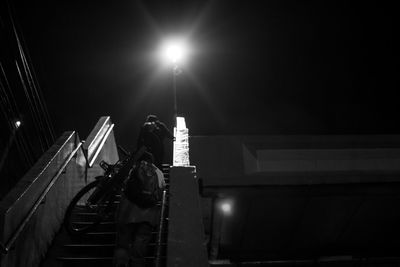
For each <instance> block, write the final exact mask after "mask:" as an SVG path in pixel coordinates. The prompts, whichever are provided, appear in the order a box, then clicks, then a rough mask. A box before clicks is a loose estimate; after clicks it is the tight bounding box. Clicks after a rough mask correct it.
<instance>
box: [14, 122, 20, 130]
mask: <svg viewBox="0 0 400 267" xmlns="http://www.w3.org/2000/svg"><path fill="white" fill-rule="evenodd" d="M20 126H21V121H16V122H15V128H17V129H18V128H19V127H20Z"/></svg>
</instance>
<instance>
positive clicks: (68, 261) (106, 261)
mask: <svg viewBox="0 0 400 267" xmlns="http://www.w3.org/2000/svg"><path fill="white" fill-rule="evenodd" d="M145 259H146V265H150V264H151V263H154V261H155V258H154V257H146V258H145ZM161 259H165V258H163V257H161ZM57 260H58V261H61V262H62V263H64V264H63V265H64V266H68V267H82V266H85V267H110V266H112V261H113V258H112V257H58V258H57Z"/></svg>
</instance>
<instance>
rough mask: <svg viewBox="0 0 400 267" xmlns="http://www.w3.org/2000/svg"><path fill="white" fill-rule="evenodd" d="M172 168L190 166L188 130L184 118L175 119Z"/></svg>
mask: <svg viewBox="0 0 400 267" xmlns="http://www.w3.org/2000/svg"><path fill="white" fill-rule="evenodd" d="M174 137H175V141H174V155H173V166H185V167H187V166H190V162H189V129H188V128H186V123H185V118H184V117H177V118H176V127H174Z"/></svg>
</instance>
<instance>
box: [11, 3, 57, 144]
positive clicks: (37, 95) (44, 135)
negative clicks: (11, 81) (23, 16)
mask: <svg viewBox="0 0 400 267" xmlns="http://www.w3.org/2000/svg"><path fill="white" fill-rule="evenodd" d="M9 16H10V20H11V24H12V28H13V31H14V36H15V39H16V41H17V45H18V50H19V55H20V58H21V61H22V65H23V66H24V72H25V73H24V74H25V79H26V81H27V82H28V85H29V86H26V84H25V83H24V82H23V80H24V79H23V77H22V74H21V71H19V73H20V78H21V82H23V83H24V85H23V86H24V88H25V89H29V92H28V94H27V96H29V98H28V101H29V104H30V105H31V112H32V115H33V116H34V117H36V121H37V124H38V125H37V129H38V132H39V136H40V138H41V139H43V140H42V143H43V145H45V148H48V147H50V146H51V145H52V143H53V142H54V139H55V138H54V133H53V131H54V130H53V127H52V125H51V122H50V116H49V114H48V110H47V107H46V105H44V104H43V102H42V98H43V95H42V94H41V90H40V88H39V89H38V88H37V86H36V84H37V82H36V81H35V79H34V78H33V75H32V73H34V76H35V77H36V74H35V71H31V67H30V66H29V63H28V60H27V58H26V56H25V52H24V50H25V46H24V45H23V41H24V39H23V36H22V37H21V38H22V41H21V38H20V36H19V34H18V32H17V27H16V24H15V22H14V18H13V10H12V8H11V6H10V5H9ZM28 57H29V54H28ZM36 80H37V78H36ZM29 93H30V94H29Z"/></svg>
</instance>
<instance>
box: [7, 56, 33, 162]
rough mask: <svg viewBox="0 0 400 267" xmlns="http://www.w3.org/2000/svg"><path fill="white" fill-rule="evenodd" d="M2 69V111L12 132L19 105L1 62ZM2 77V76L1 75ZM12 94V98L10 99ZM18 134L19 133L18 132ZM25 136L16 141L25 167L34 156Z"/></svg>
mask: <svg viewBox="0 0 400 267" xmlns="http://www.w3.org/2000/svg"><path fill="white" fill-rule="evenodd" d="M0 69H1V74H2V77H3V79H4V83H3V82H2V81H1V79H0V88H1V91H2V102H3V105H2V112H3V115H4V117H5V120H6V121H7V125H8V128H9V131H10V133H11V132H12V131H13V129H14V127H15V126H14V120H15V119H16V118H18V117H19V114H20V113H19V110H18V106H17V105H16V101H15V97H14V94H13V93H12V90H10V88H11V87H10V84H9V82H8V79H7V75H6V72H5V71H4V68H3V64H2V63H1V62H0ZM0 78H1V76H0ZM7 88H8V92H7ZM10 96H11V100H10ZM16 134H17V133H16ZM23 139H24V136H22V137H20V138H16V139H15V143H16V145H17V150H18V151H19V155H22V160H23V161H22V163H23V164H24V165H25V167H26V168H27V167H30V166H32V164H33V161H34V160H33V157H32V154H31V153H30V152H28V148H27V145H26V143H25V140H23Z"/></svg>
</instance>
